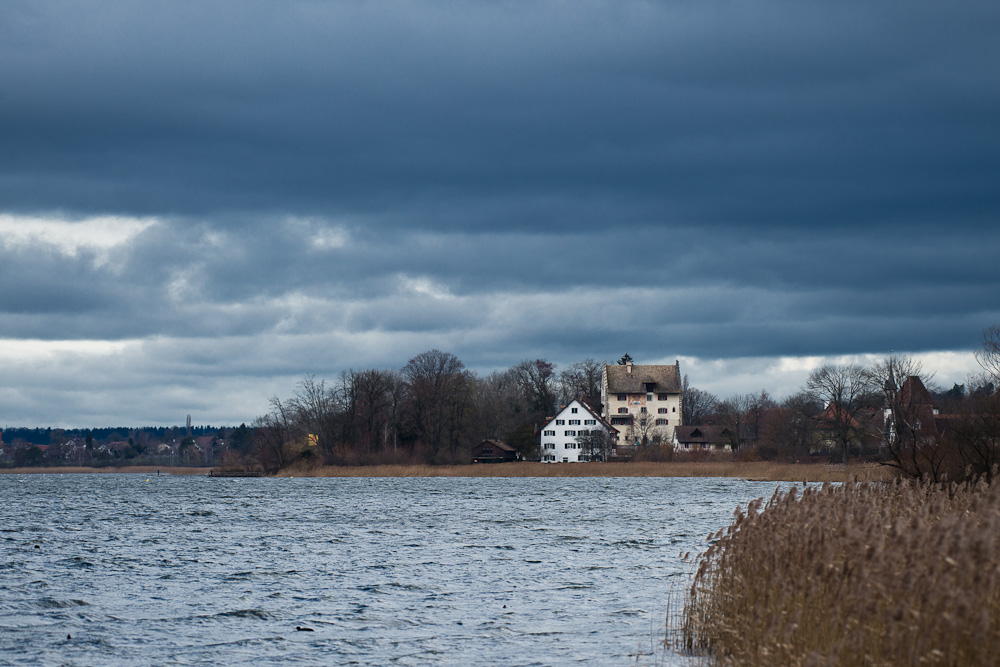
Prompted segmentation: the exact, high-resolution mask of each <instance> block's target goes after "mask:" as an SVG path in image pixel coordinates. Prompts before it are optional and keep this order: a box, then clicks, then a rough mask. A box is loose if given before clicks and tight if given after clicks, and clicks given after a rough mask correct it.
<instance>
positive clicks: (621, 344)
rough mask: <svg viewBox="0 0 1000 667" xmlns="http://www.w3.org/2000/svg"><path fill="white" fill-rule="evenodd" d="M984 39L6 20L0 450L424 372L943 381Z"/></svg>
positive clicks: (916, 17) (985, 137)
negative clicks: (892, 365) (602, 363)
mask: <svg viewBox="0 0 1000 667" xmlns="http://www.w3.org/2000/svg"><path fill="white" fill-rule="evenodd" d="M998 32H1000V9H998V8H997V7H996V5H995V3H987V2H985V1H983V2H980V1H976V0H963V1H960V2H957V3H952V4H949V5H947V6H943V5H940V3H932V2H923V1H918V2H914V3H909V4H908V5H907V6H906V8H905V11H904V10H903V9H901V8H900V7H899V5H898V4H897V3H889V2H881V1H878V0H876V1H875V2H847V3H839V4H833V5H831V4H830V3H820V2H802V3H787V2H779V1H776V0H773V1H772V0H761V1H755V2H751V3H727V2H719V3H687V2H679V1H666V2H653V1H646V2H639V1H629V0H626V1H625V2H607V1H596V0H595V1H586V0H585V1H584V2H580V3H572V5H569V4H566V3H562V2H538V3H523V2H506V3H482V4H478V5H470V4H469V3H457V2H450V1H445V0H440V1H430V0H420V1H418V2H405V3H404V2H386V3H376V4H372V3H361V2H321V1H308V2H306V1H302V2H287V3H271V2H263V1H259V2H254V1H251V2H240V3H235V2H228V1H222V0H208V1H202V2H197V3H195V2H190V3H188V2H165V1H164V2H145V3H141V5H136V4H135V3H129V2H124V1H119V0H103V1H100V2H95V3H86V4H80V3H71V2H59V1H56V0H46V1H43V2H27V1H18V0H16V1H14V2H8V3H5V4H4V6H3V7H2V8H0V62H3V63H5V66H4V67H2V68H0V118H2V121H3V122H2V123H0V339H2V340H4V341H6V343H5V346H6V347H7V349H8V353H6V354H4V355H0V358H2V359H3V361H2V365H0V376H2V377H3V380H2V381H0V421H6V422H7V423H9V424H12V425H13V424H14V423H37V424H48V423H56V422H61V423H67V422H69V423H74V424H75V423H76V422H77V421H78V420H84V419H87V420H96V419H107V420H112V421H114V420H117V421H119V422H121V423H123V424H124V423H140V422H141V423H163V422H167V423H176V422H178V421H180V420H181V419H182V417H183V413H185V412H195V413H200V414H202V415H203V420H204V421H215V422H223V421H226V422H233V421H237V422H238V421H243V420H245V419H250V418H252V417H253V416H254V414H256V412H257V411H259V410H260V409H261V408H262V406H263V404H264V402H265V401H266V397H267V396H268V395H269V394H270V393H272V392H273V391H281V392H283V391H286V390H287V388H288V387H290V384H291V383H292V382H294V378H295V377H298V376H301V374H302V373H305V372H315V373H317V374H318V375H331V374H333V373H336V372H337V371H339V370H340V369H343V368H348V367H359V366H368V365H371V366H380V367H397V366H399V365H402V364H403V363H405V361H406V360H407V359H408V358H409V357H410V356H412V355H413V354H416V353H418V352H420V351H423V350H425V349H428V348H431V347H438V348H441V349H446V350H449V351H452V352H454V353H456V354H458V355H459V356H460V357H461V358H462V359H463V360H464V361H465V362H466V363H467V364H468V365H469V366H471V367H473V368H478V369H483V370H485V369H488V368H493V367H498V366H506V365H509V364H511V363H514V362H516V361H518V360H520V359H522V358H526V357H539V356H540V357H546V358H549V359H551V360H553V361H557V362H559V363H572V362H573V361H577V360H579V359H582V358H584V357H594V358H598V359H601V358H605V359H608V360H611V359H614V358H617V357H618V356H620V355H621V354H622V353H623V352H625V351H628V352H629V353H630V354H632V356H633V357H635V358H636V359H637V360H639V361H655V360H671V361H672V360H673V359H674V358H678V357H679V358H683V359H685V360H690V368H692V369H698V371H699V372H703V373H704V375H703V376H702V377H698V376H697V375H696V374H692V381H693V382H694V383H695V384H698V385H699V386H701V385H705V386H712V387H713V390H714V391H717V392H719V393H723V394H725V393H727V391H726V388H727V387H730V386H731V387H732V388H733V391H742V390H745V389H747V388H750V387H745V386H744V384H750V383H751V382H752V381H753V380H755V379H759V380H761V382H759V383H755V384H758V385H760V386H767V385H766V383H767V382H768V381H772V382H775V383H776V384H780V385H781V387H769V388H771V389H772V391H775V392H776V393H780V392H781V391H782V390H785V389H794V381H793V380H792V378H793V377H800V378H801V377H804V375H805V373H807V372H808V370H801V369H800V371H796V372H798V373H799V375H798V376H795V374H794V373H793V374H792V375H783V373H785V371H778V370H775V369H778V368H779V367H781V361H780V360H781V359H799V360H803V359H811V358H819V359H822V358H832V357H835V356H837V355H863V354H872V353H876V354H879V353H883V352H887V351H888V350H890V349H895V350H907V351H911V352H915V353H928V352H932V351H934V352H941V353H952V352H954V353H957V354H961V355H962V358H963V359H965V361H964V362H962V363H959V364H957V365H955V364H952V367H954V369H955V370H954V371H949V372H954V373H955V374H957V373H958V372H959V370H957V369H958V368H959V367H961V368H962V369H963V371H962V372H966V371H967V370H968V369H971V357H969V355H968V351H969V350H971V349H972V348H974V347H975V346H976V344H977V340H978V336H979V331H980V330H981V329H982V328H983V327H984V326H986V325H987V324H990V323H992V322H995V321H998V320H1000V300H998V298H997V296H996V295H997V294H998V293H1000V289H998V288H1000V285H998V282H1000V272H998V271H997V270H996V268H995V259H994V257H995V254H996V249H997V248H998V247H1000V226H998V225H997V224H996V223H997V218H998V213H1000V189H998V188H997V185H996V184H997V183H1000V124H998V123H997V120H996V119H997V118H1000V85H998V84H1000V81H998V79H1000V74H998V71H997V69H996V66H995V63H997V62H1000V44H998V42H997V40H996V39H995V35H996V34H997V33H998ZM77 341H85V342H86V343H77ZM85 344H87V345H89V344H93V345H97V346H98V347H97V348H94V349H89V348H88V349H83V348H78V347H74V345H85ZM102 345H103V346H105V347H100V346H102ZM10 350H20V352H10ZM22 353H23V354H22ZM46 355H48V356H46ZM935 358H937V359H941V360H944V359H946V358H947V359H951V357H943V356H939V357H935ZM740 359H744V360H757V361H755V362H753V363H751V364H750V365H751V366H753V367H754V368H756V369H757V370H756V371H754V372H753V373H751V376H750V377H745V374H744V373H743V372H742V371H740V370H739V369H737V368H736V367H735V366H733V365H732V364H733V363H736V362H734V361H733V360H740ZM53 361H56V362H57V363H56V364H55V365H53V363H52V362H53ZM747 363H750V362H747ZM754 364H756V365H754ZM793 365H794V364H793ZM702 369H704V370H702ZM712 369H715V370H712ZM109 371H110V372H109ZM105 375H107V376H108V377H110V378H113V379H110V380H109V379H108V377H104V376H105ZM781 378H785V379H781ZM947 379H949V380H950V379H951V378H950V377H949V378H947ZM954 379H955V381H960V380H961V378H960V377H957V376H956V377H955V378H954ZM116 383H117V384H116ZM74 386H79V387H82V389H80V390H75V389H72V387H74ZM88 387H89V389H88ZM116 387H120V388H121V389H120V392H121V394H119V393H118V392H119V389H116ZM78 391H79V393H76V392H78ZM185 405H186V406H188V407H184V406H185ZM178 415H180V416H178Z"/></svg>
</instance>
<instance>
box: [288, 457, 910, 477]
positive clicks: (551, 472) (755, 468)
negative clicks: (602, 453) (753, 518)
mask: <svg viewBox="0 0 1000 667" xmlns="http://www.w3.org/2000/svg"><path fill="white" fill-rule="evenodd" d="M890 474H891V470H890V469H888V468H885V467H883V466H878V465H864V464H859V465H855V466H850V467H847V468H845V467H844V466H842V465H826V464H809V463H806V464H796V463H775V462H769V461H751V462H744V461H704V462H687V463H674V462H629V463H606V462H591V463H532V462H524V461H521V462H517V463H491V464H479V465H441V466H431V465H376V466H324V467H318V468H307V467H304V466H303V467H292V468H288V469H285V470H282V471H281V472H279V473H278V476H281V477H291V476H294V477H735V478H742V479H752V480H760V481H788V482H803V481H805V482H826V481H833V482H842V481H845V480H848V479H865V480H881V479H886V478H887V476H888V475H890Z"/></svg>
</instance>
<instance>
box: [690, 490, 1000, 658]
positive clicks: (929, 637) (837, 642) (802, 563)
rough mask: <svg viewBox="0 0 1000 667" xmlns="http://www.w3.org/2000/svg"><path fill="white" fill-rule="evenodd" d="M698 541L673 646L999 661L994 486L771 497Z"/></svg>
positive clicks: (999, 518)
mask: <svg viewBox="0 0 1000 667" xmlns="http://www.w3.org/2000/svg"><path fill="white" fill-rule="evenodd" d="M762 504H763V502H762V500H757V501H755V502H754V503H751V504H750V506H749V507H748V508H747V511H746V512H745V513H744V512H741V511H740V510H737V513H736V518H735V520H734V522H733V523H732V524H731V525H730V526H729V527H728V528H726V529H724V530H722V531H719V533H717V534H715V535H712V536H710V539H711V540H714V543H713V544H712V545H711V547H710V548H709V549H708V551H707V552H706V553H705V554H704V555H703V556H702V558H701V561H700V564H699V567H698V570H697V573H696V575H695V578H694V581H693V584H692V586H691V589H690V594H689V597H688V600H687V602H686V604H685V608H684V613H683V615H682V620H681V624H680V627H675V628H673V630H674V632H673V633H672V635H671V636H672V639H671V640H670V641H671V642H672V643H673V644H674V647H675V648H678V649H681V650H685V651H690V652H693V653H696V654H701V655H704V656H705V660H706V661H707V662H709V663H710V664H727V665H728V664H733V665H751V666H753V665H769V666H770V665H851V666H854V665H997V664H1000V485H993V487H989V486H987V485H986V484H985V483H975V484H973V483H970V484H966V485H961V486H954V485H953V486H951V487H950V488H949V487H941V486H933V485H929V484H916V483H907V482H901V481H895V482H893V483H890V484H884V483H883V484H870V483H856V484H844V485H839V486H835V485H831V484H825V485H823V486H822V487H812V488H806V489H805V490H804V491H801V492H799V491H797V490H796V489H794V488H793V489H792V490H790V491H788V492H786V493H781V492H776V493H775V494H774V496H772V497H771V499H770V500H769V501H768V502H767V503H766V505H763V507H762Z"/></svg>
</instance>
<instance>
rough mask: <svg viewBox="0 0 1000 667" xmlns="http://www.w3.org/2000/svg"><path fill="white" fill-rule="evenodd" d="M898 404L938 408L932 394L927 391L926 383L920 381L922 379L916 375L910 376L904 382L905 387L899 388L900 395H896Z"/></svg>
mask: <svg viewBox="0 0 1000 667" xmlns="http://www.w3.org/2000/svg"><path fill="white" fill-rule="evenodd" d="M896 403H897V404H898V405H901V406H914V407H915V406H918V405H919V406H930V407H932V408H933V407H937V406H935V405H934V399H933V398H931V393H930V392H929V391H927V387H925V386H924V383H923V382H921V381H920V378H919V377H917V376H916V375H910V376H909V377H907V378H906V380H904V381H903V385H902V386H901V387H900V388H899V393H897V394H896Z"/></svg>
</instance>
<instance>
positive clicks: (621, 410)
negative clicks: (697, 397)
mask: <svg viewBox="0 0 1000 667" xmlns="http://www.w3.org/2000/svg"><path fill="white" fill-rule="evenodd" d="M673 410H674V412H677V408H674V409H673ZM639 412H640V413H642V414H646V408H644V407H643V408H639ZM668 412H669V410H667V409H666V408H657V410H656V414H659V415H665V414H667V413H668ZM618 414H620V415H627V414H628V408H618ZM572 423H573V422H572V421H571V422H570V424H572Z"/></svg>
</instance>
